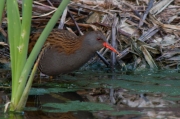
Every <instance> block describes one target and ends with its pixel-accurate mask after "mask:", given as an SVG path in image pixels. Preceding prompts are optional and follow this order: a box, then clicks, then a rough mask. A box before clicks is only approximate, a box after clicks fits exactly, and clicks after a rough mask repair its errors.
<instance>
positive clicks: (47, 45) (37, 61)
mask: <svg viewBox="0 0 180 119" xmlns="http://www.w3.org/2000/svg"><path fill="white" fill-rule="evenodd" d="M49 46H50V43H46V44H45V45H44V47H43V49H42V50H41V52H40V53H39V56H38V59H37V60H36V63H35V64H36V66H38V65H39V61H40V59H41V56H42V54H43V52H44V50H45V49H46V48H47V47H49ZM40 73H41V72H40ZM39 83H41V74H40V82H39Z"/></svg>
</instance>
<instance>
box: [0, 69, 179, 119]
mask: <svg viewBox="0 0 180 119" xmlns="http://www.w3.org/2000/svg"><path fill="white" fill-rule="evenodd" d="M112 75H113V78H114V79H113V80H112V79H111V76H112ZM35 82H38V81H35ZM179 84H180V80H179V73H178V72H176V71H172V70H171V71H157V72H151V71H148V72H147V71H146V72H135V73H133V74H130V75H122V74H117V73H116V75H114V74H110V73H101V72H96V73H95V72H81V73H80V72H75V73H74V74H73V75H72V74H71V75H61V76H60V77H58V79H57V78H56V79H55V80H49V79H41V83H35V84H33V88H32V90H31V92H30V96H29V99H28V102H27V105H26V110H25V112H24V114H23V115H14V118H22V119H24V118H26V119H29V118H36V119H46V118H48V119H63V118H64V119H88V118H89V119H93V118H95V119H99V118H100V119H106V118H110V119H114V118H118V119H121V118H122V119H126V118H127V119H128V118H137V119H144V118H178V117H179V116H180V114H179V112H178V110H179V102H180V101H179V99H180V97H179V95H180V92H179V90H180V89H179V88H180V87H179ZM5 95H7V94H5ZM2 97H3V96H1V100H2ZM1 100H0V101H1ZM88 102H92V103H88ZM1 103H2V104H3V103H5V102H4V101H1ZM97 103H98V104H97ZM2 108H3V106H2ZM10 116H12V115H10V114H3V113H1V114H0V118H1V117H3V118H9V117H10Z"/></svg>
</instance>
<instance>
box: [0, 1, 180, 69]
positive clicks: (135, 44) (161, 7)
mask: <svg viewBox="0 0 180 119" xmlns="http://www.w3.org/2000/svg"><path fill="white" fill-rule="evenodd" d="M60 1H61V0H35V1H34V3H33V19H32V27H34V28H36V29H39V28H43V27H44V26H45V25H46V24H47V22H48V20H49V19H50V18H51V16H52V14H53V13H54V11H55V10H56V7H57V6H58V5H59V4H60ZM21 4H22V2H21V0H19V7H21ZM179 13H180V1H179V0H162V1H161V0H72V1H71V2H70V4H69V6H68V9H66V10H65V11H64V14H63V16H62V17H61V19H60V20H59V23H58V24H57V26H58V28H64V29H68V30H69V31H72V32H74V33H75V34H77V35H82V34H83V33H85V32H86V31H89V30H101V31H103V32H104V34H105V35H106V37H107V40H109V42H110V43H111V44H112V45H113V46H114V47H116V48H117V49H118V51H119V52H120V53H121V55H119V56H117V58H116V60H117V62H118V64H120V66H122V67H125V66H126V65H127V64H129V65H130V66H131V67H133V68H132V69H142V68H147V67H148V68H152V69H156V68H158V67H159V68H163V69H164V68H177V67H178V65H179V60H180V56H179V54H180V53H179V45H180V42H179V41H180V39H179V36H180V22H179V19H180V17H179ZM2 22H3V23H4V24H6V23H7V22H6V15H4V18H3V20H2ZM57 26H56V27H57ZM0 31H1V33H2V34H3V35H4V36H5V37H7V35H6V25H2V26H1V30H0ZM105 52H107V51H106V50H105V51H104V50H101V51H100V53H102V54H105ZM112 59H113V60H115V58H112ZM113 62H114V61H113ZM124 64H126V65H124Z"/></svg>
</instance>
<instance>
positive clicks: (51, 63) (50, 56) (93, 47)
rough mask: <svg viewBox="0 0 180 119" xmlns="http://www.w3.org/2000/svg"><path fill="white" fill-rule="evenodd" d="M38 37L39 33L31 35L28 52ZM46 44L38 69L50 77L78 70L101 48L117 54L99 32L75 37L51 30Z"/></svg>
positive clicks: (66, 32)
mask: <svg viewBox="0 0 180 119" xmlns="http://www.w3.org/2000/svg"><path fill="white" fill-rule="evenodd" d="M39 36H40V33H36V34H34V35H32V37H31V40H30V44H29V52H30V49H32V47H33V46H34V44H35V42H36V40H37V39H38V37H39ZM47 43H48V44H50V45H48V47H46V48H45V49H44V50H43V52H42V56H41V58H40V62H39V66H38V68H39V70H40V71H41V72H42V73H44V74H47V75H52V76H54V75H59V74H63V73H68V72H71V71H74V70H76V69H78V68H80V67H81V66H82V65H83V64H85V63H86V62H87V61H88V60H89V59H90V58H91V57H92V56H93V55H94V54H95V52H96V51H97V50H100V49H101V48H102V47H103V46H104V47H108V48H110V49H111V50H113V51H114V52H117V51H116V50H115V49H114V48H112V47H111V46H110V45H108V43H107V42H106V38H105V36H104V35H103V33H102V32H100V31H92V32H88V33H86V34H85V35H84V36H76V35H75V34H73V33H71V32H69V31H67V30H53V31H52V32H51V33H50V35H49V37H48V38H47V40H46V42H45V44H47Z"/></svg>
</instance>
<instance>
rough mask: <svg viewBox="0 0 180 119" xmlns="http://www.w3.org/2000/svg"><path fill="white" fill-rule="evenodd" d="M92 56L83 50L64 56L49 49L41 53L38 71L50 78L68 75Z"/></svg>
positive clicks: (63, 53) (64, 54)
mask: <svg viewBox="0 0 180 119" xmlns="http://www.w3.org/2000/svg"><path fill="white" fill-rule="evenodd" d="M93 54H94V53H92V52H88V51H86V50H84V49H79V50H77V51H75V52H74V53H72V54H66V53H65V52H57V50H56V49H54V48H51V49H49V50H48V51H46V52H45V53H43V55H42V57H41V59H40V62H39V70H40V71H41V72H42V73H44V74H47V75H52V76H54V75H59V74H63V73H69V72H71V71H74V70H76V69H78V68H80V67H81V66H82V65H84V64H85V63H86V62H87V61H88V60H89V59H90V58H91V57H92V56H93Z"/></svg>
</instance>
